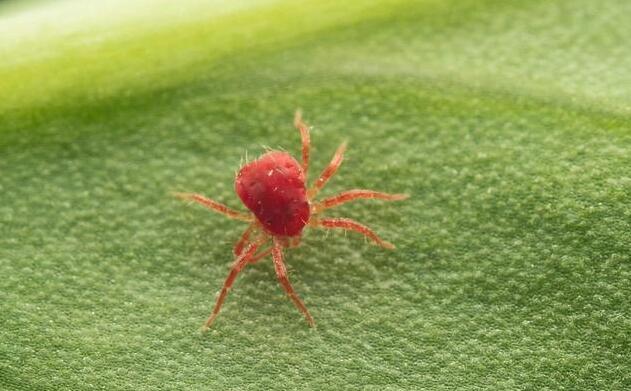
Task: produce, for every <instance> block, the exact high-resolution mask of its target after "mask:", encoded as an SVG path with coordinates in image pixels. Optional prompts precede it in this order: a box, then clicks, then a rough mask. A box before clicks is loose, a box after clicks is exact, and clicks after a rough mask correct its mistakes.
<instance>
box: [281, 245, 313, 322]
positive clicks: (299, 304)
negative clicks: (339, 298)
mask: <svg viewBox="0 0 631 391" xmlns="http://www.w3.org/2000/svg"><path fill="white" fill-rule="evenodd" d="M272 257H273V259H274V269H275V270H276V276H277V277H278V281H279V282H280V285H281V286H282V287H283V289H284V290H285V292H286V293H287V294H288V295H289V297H290V298H291V300H292V301H293V302H294V305H295V306H296V307H297V308H298V310H299V311H300V312H302V313H303V315H304V316H305V318H306V319H307V322H308V323H309V326H311V327H315V322H314V320H313V317H312V316H311V314H310V313H309V310H308V309H307V307H306V306H305V304H304V303H303V302H302V300H300V298H299V297H298V295H297V294H296V292H295V291H294V288H293V287H292V286H291V283H290V282H289V277H287V268H286V267H285V262H283V248H282V245H281V243H280V242H279V241H278V240H276V239H274V247H273V248H272Z"/></svg>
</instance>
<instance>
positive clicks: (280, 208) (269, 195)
mask: <svg viewBox="0 0 631 391" xmlns="http://www.w3.org/2000/svg"><path fill="white" fill-rule="evenodd" d="M235 190H236V191H237V195H238V196H239V198H241V201H243V203H244V204H245V206H246V207H247V208H248V209H250V210H251V211H252V213H254V215H255V216H256V218H257V219H258V220H259V221H260V222H261V224H262V225H263V227H265V229H267V230H268V231H269V232H270V233H272V234H274V235H279V236H297V235H300V233H301V232H302V229H303V228H304V226H305V225H306V224H307V222H308V221H309V201H308V200H307V189H306V188H305V174H304V172H303V171H302V167H300V164H298V162H297V161H296V160H295V159H294V158H293V157H292V156H291V155H290V154H288V153H287V152H279V151H272V152H268V153H266V154H265V155H263V156H261V157H260V158H259V159H258V160H255V161H253V162H252V163H249V164H246V165H245V166H243V167H241V170H240V171H239V173H238V174H237V178H236V180H235Z"/></svg>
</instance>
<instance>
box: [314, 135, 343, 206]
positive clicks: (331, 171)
mask: <svg viewBox="0 0 631 391" xmlns="http://www.w3.org/2000/svg"><path fill="white" fill-rule="evenodd" d="M344 151H346V142H344V143H342V145H340V146H339V147H338V148H337V151H335V155H333V158H332V159H331V162H330V163H329V165H328V166H327V167H326V168H325V169H324V171H322V174H320V177H319V178H318V179H317V180H316V181H315V183H314V184H313V186H312V187H311V189H309V191H308V192H307V198H309V199H310V200H312V199H313V198H314V197H315V196H316V195H317V194H318V192H319V191H320V190H322V188H323V187H324V185H326V183H327V182H328V181H329V179H331V177H333V175H335V173H336V172H337V170H338V168H340V166H341V165H342V160H344Z"/></svg>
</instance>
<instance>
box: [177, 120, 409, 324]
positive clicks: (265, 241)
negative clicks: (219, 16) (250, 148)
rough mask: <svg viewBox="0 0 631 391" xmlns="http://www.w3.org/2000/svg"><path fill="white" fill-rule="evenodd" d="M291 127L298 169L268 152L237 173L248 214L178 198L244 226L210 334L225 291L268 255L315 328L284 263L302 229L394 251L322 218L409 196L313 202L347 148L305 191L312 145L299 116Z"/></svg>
mask: <svg viewBox="0 0 631 391" xmlns="http://www.w3.org/2000/svg"><path fill="white" fill-rule="evenodd" d="M294 126H295V127H296V128H297V129H298V130H299V131H300V137H301V139H302V164H300V163H298V162H297V161H296V160H295V159H294V158H293V157H292V156H291V155H290V154H288V153H287V152H281V151H270V152H267V153H265V154H264V155H263V156H261V157H260V158H258V159H257V160H255V161H253V162H250V163H247V164H246V165H244V166H243V167H241V169H240V171H239V172H238V173H237V176H236V179H235V190H236V192H237V195H238V196H239V198H240V199H241V201H243V204H245V206H246V207H247V208H248V209H249V210H250V213H243V212H239V211H237V210H234V209H231V208H229V207H227V206H225V205H223V204H221V203H219V202H217V201H213V200H211V199H209V198H206V197H204V196H202V195H199V194H194V193H177V194H176V196H178V197H179V198H181V199H184V200H190V201H195V202H197V203H199V204H201V205H203V206H205V207H206V208H208V209H211V210H213V211H215V212H219V213H221V214H223V215H225V216H227V217H229V218H232V219H235V220H242V221H245V222H247V223H248V227H247V228H246V229H245V231H244V232H243V234H242V235H241V238H240V239H239V240H238V241H237V243H236V244H235V246H234V249H233V252H234V256H235V260H234V263H233V264H232V266H231V268H230V272H229V273H228V277H227V278H226V281H225V282H224V284H223V287H222V288H221V291H220V292H219V296H218V297H217V302H216V303H215V307H214V309H213V311H212V313H211V314H210V316H209V317H208V320H207V321H206V323H205V324H204V326H203V330H206V329H208V328H209V327H210V326H211V325H212V323H213V321H214V320H215V318H216V317H217V314H219V310H220V309H221V306H222V304H223V302H224V300H225V298H226V295H227V293H228V290H229V289H230V287H231V286H232V284H233V283H234V281H235V279H236V277H237V275H238V274H239V272H241V270H243V268H244V267H245V266H246V265H247V264H249V263H255V262H257V261H260V260H261V259H263V258H265V257H267V256H270V255H271V256H272V260H273V262H274V268H275V270H276V275H277V277H278V280H279V281H280V284H281V286H282V287H283V289H284V290H285V292H286V293H287V294H288V295H289V297H290V298H291V300H292V301H293V302H294V304H295V305H296V307H297V308H298V309H299V310H300V312H302V313H303V314H304V316H305V318H306V319H307V322H309V325H310V326H314V325H315V322H314V321H313V317H312V316H311V314H310V313H309V311H308V310H307V307H306V306H305V305H304V303H303V302H302V300H300V298H299V297H298V295H297V294H296V292H295V291H294V289H293V287H292V286H291V283H290V282H289V278H288V277H287V269H286V267H285V263H284V261H283V249H284V248H289V247H296V246H297V245H298V244H299V243H300V237H301V235H302V231H303V229H304V228H305V227H307V226H308V227H314V228H324V229H336V228H338V229H343V230H348V231H354V232H357V233H360V234H362V235H364V236H366V237H367V238H368V239H370V240H371V241H373V242H374V243H375V244H377V245H379V246H381V247H384V248H387V249H393V248H394V246H393V245H392V244H391V243H389V242H386V241H384V240H382V239H381V238H379V236H377V234H375V233H374V232H373V231H372V230H371V229H370V228H368V227H366V226H364V225H362V224H360V223H358V222H356V221H353V220H351V219H347V218H326V217H321V216H320V215H321V213H322V212H324V211H325V210H327V209H330V208H333V207H336V206H339V205H341V204H344V203H346V202H349V201H353V200H358V199H378V200H386V201H397V200H403V199H405V198H407V195H406V194H387V193H381V192H377V191H372V190H362V189H354V190H348V191H344V192H342V193H340V194H338V195H336V196H333V197H329V198H326V199H324V200H322V201H315V197H316V196H317V194H318V192H319V191H320V190H322V188H323V187H324V185H326V183H327V182H328V181H329V179H331V177H333V175H335V173H336V172H337V170H338V168H340V165H341V164H342V159H343V157H344V150H345V149H346V143H342V145H340V147H339V148H338V149H337V151H336V152H335V155H334V156H333V159H331V162H330V163H329V165H328V166H327V167H326V168H325V169H324V171H322V174H320V177H318V179H317V180H316V181H315V182H314V183H313V185H312V186H311V187H310V188H308V189H307V186H306V180H307V173H308V168H309V150H310V144H311V141H310V137H309V128H308V127H307V125H306V124H305V123H304V122H303V121H302V118H301V115H300V112H299V111H298V112H296V115H295V118H294Z"/></svg>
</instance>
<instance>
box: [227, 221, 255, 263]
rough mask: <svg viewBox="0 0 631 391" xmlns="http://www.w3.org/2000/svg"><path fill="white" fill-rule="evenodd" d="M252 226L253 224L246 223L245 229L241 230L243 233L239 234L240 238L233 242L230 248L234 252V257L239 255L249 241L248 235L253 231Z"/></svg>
mask: <svg viewBox="0 0 631 391" xmlns="http://www.w3.org/2000/svg"><path fill="white" fill-rule="evenodd" d="M254 227H255V225H254V224H250V225H248V227H247V228H246V229H245V231H243V233H242V234H241V238H240V239H239V241H238V242H237V243H235V245H234V247H233V249H232V253H233V254H234V256H235V257H238V256H239V255H241V253H242V252H243V249H244V248H245V246H246V245H247V244H248V243H249V241H250V236H251V235H252V231H254Z"/></svg>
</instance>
